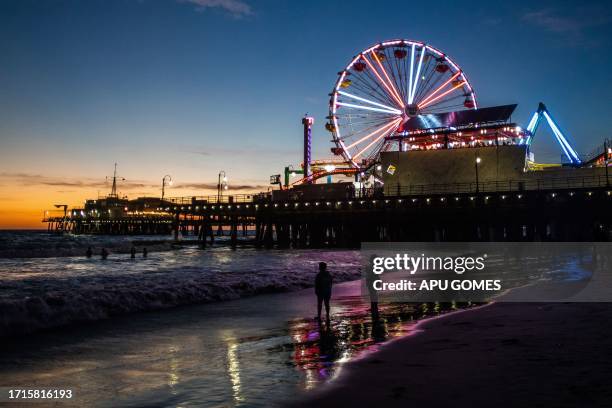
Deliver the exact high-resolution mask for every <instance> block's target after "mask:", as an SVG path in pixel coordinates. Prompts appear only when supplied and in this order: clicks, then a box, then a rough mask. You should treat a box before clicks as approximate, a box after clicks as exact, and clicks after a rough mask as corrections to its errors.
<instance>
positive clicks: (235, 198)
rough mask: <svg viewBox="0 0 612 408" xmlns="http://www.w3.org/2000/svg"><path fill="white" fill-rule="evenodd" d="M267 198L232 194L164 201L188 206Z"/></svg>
mask: <svg viewBox="0 0 612 408" xmlns="http://www.w3.org/2000/svg"><path fill="white" fill-rule="evenodd" d="M266 196H267V194H266V193H256V194H232V195H222V196H216V195H207V196H189V197H173V198H167V199H166V200H165V201H168V202H170V203H171V204H174V205H190V204H192V203H196V202H197V203H206V204H231V203H252V202H255V201H259V200H261V199H262V198H265V197H266Z"/></svg>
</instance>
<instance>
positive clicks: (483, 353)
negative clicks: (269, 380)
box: [288, 303, 612, 407]
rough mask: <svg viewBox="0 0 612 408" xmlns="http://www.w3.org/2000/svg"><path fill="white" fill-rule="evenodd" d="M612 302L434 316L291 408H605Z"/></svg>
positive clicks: (611, 398)
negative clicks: (354, 407) (340, 407)
mask: <svg viewBox="0 0 612 408" xmlns="http://www.w3.org/2000/svg"><path fill="white" fill-rule="evenodd" d="M611 318H612V305H610V304H606V303H599V304H586V303H573V304H572V303H567V304H561V303H556V304H514V303H497V304H492V305H488V306H485V307H481V308H479V309H476V310H468V311H462V312H458V313H454V314H451V315H443V316H441V317H439V318H434V319H429V320H427V321H424V322H422V323H421V324H419V325H418V329H419V330H417V332H416V333H415V334H413V335H411V336H408V337H404V338H401V339H398V340H395V341H392V342H390V343H388V344H387V345H385V346H383V347H382V349H381V350H379V351H377V352H375V353H372V354H370V355H368V356H367V357H365V358H362V359H358V360H354V361H351V362H349V363H347V364H346V365H345V367H344V369H343V371H342V374H341V375H340V376H339V377H338V378H337V380H336V381H333V382H331V383H329V384H328V385H326V386H324V387H322V388H320V389H319V391H317V392H315V393H312V394H310V395H308V397H307V398H305V399H303V400H301V401H299V402H297V403H291V404H288V405H290V406H294V407H300V406H317V407H338V406H346V405H347V404H351V405H353V406H370V407H374V406H385V407H406V406H427V407H449V406H472V407H474V406H496V407H519V406H520V407H552V406H554V407H604V406H607V407H609V406H611V404H612V388H610V386H609V379H610V376H611V375H612V366H611V365H610V356H611V354H612V352H611V351H610V350H612V336H610V333H611V329H610V328H609V326H608V325H607V323H606V322H608V321H609V320H610V319H611Z"/></svg>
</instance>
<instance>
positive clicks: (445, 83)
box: [421, 72, 461, 105]
mask: <svg viewBox="0 0 612 408" xmlns="http://www.w3.org/2000/svg"><path fill="white" fill-rule="evenodd" d="M459 74H461V72H457V73H456V74H455V75H453V76H452V77H450V78H449V79H448V80H447V81H446V82H444V83H443V84H442V85H440V86H439V87H438V88H437V89H436V90H435V91H433V92H432V93H430V94H429V95H427V97H425V98H424V99H423V100H422V101H421V105H424V104H425V103H427V101H428V100H429V99H430V98H432V97H434V96H435V95H436V94H437V93H438V92H440V91H441V90H442V89H443V88H444V87H445V86H446V85H448V84H449V83H451V82H452V81H453V80H455V79H456V78H457V77H458V76H459Z"/></svg>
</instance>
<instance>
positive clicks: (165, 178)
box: [161, 174, 172, 201]
mask: <svg viewBox="0 0 612 408" xmlns="http://www.w3.org/2000/svg"><path fill="white" fill-rule="evenodd" d="M166 180H168V181H166ZM166 184H167V185H169V186H171V185H172V177H170V175H169V174H166V175H165V176H164V177H163V178H162V196H161V200H162V201H164V196H165V195H166Z"/></svg>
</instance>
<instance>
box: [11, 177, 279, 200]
mask: <svg viewBox="0 0 612 408" xmlns="http://www.w3.org/2000/svg"><path fill="white" fill-rule="evenodd" d="M0 179H3V180H7V181H10V184H11V185H12V186H17V185H19V186H26V187H41V186H50V187H59V188H70V189H72V188H97V189H100V190H108V191H110V188H111V181H110V180H109V181H104V180H98V179H91V178H90V179H70V178H65V177H50V176H43V175H40V174H31V173H10V172H3V173H0ZM117 188H118V189H119V190H120V191H122V192H128V191H129V192H130V195H135V194H136V195H141V196H144V195H147V194H151V191H148V192H147V191H142V189H152V190H155V191H157V190H159V188H160V186H159V183H152V182H147V181H141V180H125V181H121V182H120V183H118V185H117ZM229 188H230V190H231V191H244V192H255V191H256V192H260V191H266V190H267V188H268V186H267V185H261V184H256V183H254V184H246V183H244V181H243V182H242V183H241V184H239V183H237V184H231V183H230V185H229ZM135 190H136V191H135ZM138 190H140V191H138ZM170 190H173V191H179V190H192V191H193V190H213V191H216V190H217V184H216V183H199V182H184V183H175V184H174V185H173V186H172V187H171V189H167V190H166V191H167V192H168V193H169V191H170ZM57 192H58V193H68V192H71V193H72V192H75V190H69V191H67V190H57ZM168 195H171V194H168Z"/></svg>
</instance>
